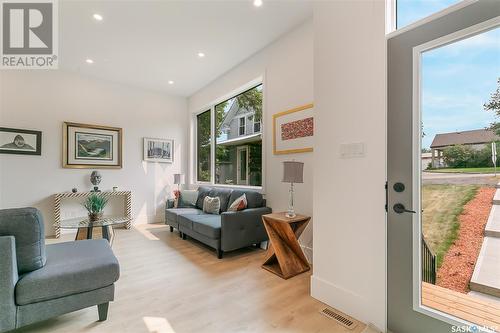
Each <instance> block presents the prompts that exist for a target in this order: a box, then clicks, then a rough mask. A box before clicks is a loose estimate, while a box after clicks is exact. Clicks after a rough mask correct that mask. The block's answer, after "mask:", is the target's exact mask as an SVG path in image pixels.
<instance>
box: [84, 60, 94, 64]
mask: <svg viewBox="0 0 500 333" xmlns="http://www.w3.org/2000/svg"><path fill="white" fill-rule="evenodd" d="M85 62H86V63H87V64H93V63H94V60H92V59H86V60H85Z"/></svg>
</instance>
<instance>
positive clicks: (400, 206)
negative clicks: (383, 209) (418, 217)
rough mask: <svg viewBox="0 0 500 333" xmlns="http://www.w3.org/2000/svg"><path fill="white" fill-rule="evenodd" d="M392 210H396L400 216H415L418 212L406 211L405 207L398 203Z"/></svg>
mask: <svg viewBox="0 0 500 333" xmlns="http://www.w3.org/2000/svg"><path fill="white" fill-rule="evenodd" d="M392 209H394V211H395V212H396V213H398V214H403V213H412V214H415V213H417V212H416V211H414V210H409V209H406V207H405V205H403V204H402V203H397V204H395V205H394V206H393V207H392Z"/></svg>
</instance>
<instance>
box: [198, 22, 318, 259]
mask: <svg viewBox="0 0 500 333" xmlns="http://www.w3.org/2000/svg"><path fill="white" fill-rule="evenodd" d="M260 76H264V122H263V128H264V133H263V141H264V142H263V151H264V155H265V157H264V160H265V166H264V172H265V176H264V177H265V179H264V181H265V184H264V192H265V196H266V199H267V202H268V205H269V206H270V207H272V208H273V210H274V211H276V212H277V211H284V210H286V209H287V207H288V188H289V184H285V183H282V182H281V178H282V172H283V170H282V169H283V167H282V163H281V162H282V161H285V160H291V159H294V160H296V161H302V162H304V163H305V165H304V183H303V184H296V186H295V190H296V191H295V193H296V196H295V210H296V212H298V213H301V214H306V215H312V193H313V191H312V189H313V153H303V154H292V155H285V156H275V155H273V152H272V115H273V114H275V113H278V112H280V111H285V110H288V109H291V108H294V107H297V106H300V105H304V104H307V103H311V102H313V26H312V22H311V21H309V22H306V23H304V24H303V25H301V26H300V27H298V28H296V29H295V30H293V31H291V32H290V33H288V34H286V35H285V36H283V37H282V38H280V39H279V40H277V41H276V42H274V43H272V44H271V45H269V46H267V47H266V48H264V49H263V50H262V51H260V52H258V53H257V54H255V55H254V56H252V57H250V58H249V59H247V60H246V61H245V62H243V63H241V64H240V65H238V66H237V67H235V68H233V69H232V70H230V71H229V72H227V73H226V74H224V75H222V76H221V77H219V78H218V79H217V80H215V81H214V82H212V83H211V84H209V85H208V86H206V87H205V88H203V89H201V90H200V91H198V92H197V93H196V94H194V95H193V96H191V97H190V98H189V111H190V113H196V112H199V111H202V108H204V107H206V106H207V105H208V104H210V103H212V102H213V101H215V100H217V99H219V98H220V97H222V96H225V95H227V94H228V93H230V92H231V91H234V90H235V89H238V88H239V87H242V86H244V85H245V84H247V83H248V82H250V81H252V80H254V79H255V78H257V77H260ZM191 162H192V161H191ZM191 162H190V166H192V165H191V164H192V163H191ZM191 169H192V168H191ZM191 171H192V172H193V170H191ZM300 241H301V244H302V246H303V247H304V252H305V253H306V255H307V256H308V258H309V259H310V260H311V259H312V223H310V224H309V226H308V228H307V229H306V230H305V231H304V233H303V236H302V237H301V239H300Z"/></svg>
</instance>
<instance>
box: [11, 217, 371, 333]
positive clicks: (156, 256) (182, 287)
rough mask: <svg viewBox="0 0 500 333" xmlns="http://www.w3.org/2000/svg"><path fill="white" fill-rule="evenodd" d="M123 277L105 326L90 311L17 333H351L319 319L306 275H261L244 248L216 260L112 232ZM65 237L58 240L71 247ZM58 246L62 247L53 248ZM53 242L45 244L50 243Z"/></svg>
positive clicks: (259, 256)
mask: <svg viewBox="0 0 500 333" xmlns="http://www.w3.org/2000/svg"><path fill="white" fill-rule="evenodd" d="M115 236H116V237H115V241H114V244H113V250H114V252H115V254H116V256H117V257H118V260H119V261H120V267H121V276H120V279H119V280H118V282H117V284H116V292H115V301H114V302H112V303H111V304H110V307H109V314H108V320H107V321H105V322H102V323H100V322H97V308H96V307H92V308H88V309H84V310H80V311H77V312H73V313H70V314H67V315H64V316H60V317H57V318H54V319H50V320H47V321H45V322H43V323H39V324H34V325H31V326H28V327H26V328H22V329H21V330H19V331H18V332H53V333H57V332H64V333H66V332H106V333H109V332H134V333H135V332H158V333H174V332H175V333H184V332H204V333H209V332H217V333H221V332H228V333H229V332H230V333H233V332H328V333H330V332H331V333H336V332H339V333H343V332H354V333H359V332H361V331H362V330H363V328H364V325H362V324H360V325H358V327H357V328H356V329H355V330H348V329H345V328H344V327H342V326H340V325H338V324H336V322H335V321H333V320H331V319H328V318H326V317H324V316H323V315H321V314H319V310H320V309H322V308H323V307H324V306H325V305H324V304H322V303H320V302H319V301H316V300H315V299H313V298H312V297H310V296H309V285H310V283H309V280H310V273H304V274H301V275H299V276H296V277H294V278H291V279H289V280H283V279H281V278H279V277H277V276H276V275H274V274H271V273H269V272H267V271H265V270H263V269H262V268H261V267H260V265H261V264H262V261H263V259H264V254H265V251H264V250H260V249H252V248H248V249H245V250H242V251H238V252H234V253H230V254H227V255H226V256H225V257H224V259H222V260H218V259H217V258H216V256H215V253H214V252H213V251H210V250H209V249H207V248H206V247H204V246H203V245H201V244H199V243H197V242H194V241H192V240H186V241H183V240H182V239H180V238H179V234H178V233H177V232H174V233H170V231H169V230H168V228H167V227H166V226H164V225H160V224H155V225H146V226H140V227H137V228H133V229H131V230H123V229H118V230H116V234H115ZM71 237H74V236H72V235H63V237H62V240H63V241H66V240H71ZM57 241H60V240H57ZM49 242H50V241H49Z"/></svg>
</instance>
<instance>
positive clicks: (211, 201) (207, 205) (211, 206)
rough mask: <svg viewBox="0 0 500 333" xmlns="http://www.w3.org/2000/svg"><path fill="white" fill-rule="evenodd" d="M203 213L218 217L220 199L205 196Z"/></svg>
mask: <svg viewBox="0 0 500 333" xmlns="http://www.w3.org/2000/svg"><path fill="white" fill-rule="evenodd" d="M203 212H204V213H207V214H215V215H218V214H219V212H220V198H219V197H209V196H206V197H205V199H204V200H203Z"/></svg>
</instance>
